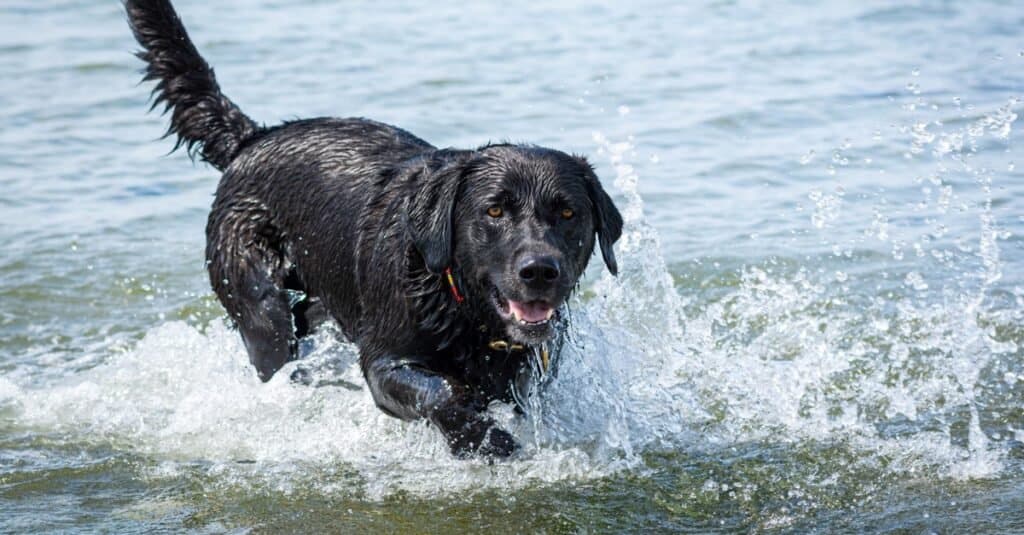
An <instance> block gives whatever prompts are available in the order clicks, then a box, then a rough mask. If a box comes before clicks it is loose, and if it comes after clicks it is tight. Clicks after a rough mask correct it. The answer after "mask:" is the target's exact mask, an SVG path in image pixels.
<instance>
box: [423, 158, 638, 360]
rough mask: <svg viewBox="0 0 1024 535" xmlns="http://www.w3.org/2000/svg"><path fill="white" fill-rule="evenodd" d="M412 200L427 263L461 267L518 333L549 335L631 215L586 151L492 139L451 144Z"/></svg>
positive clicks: (501, 323)
mask: <svg viewBox="0 0 1024 535" xmlns="http://www.w3.org/2000/svg"><path fill="white" fill-rule="evenodd" d="M419 182H420V184H419V187H418V188H417V190H418V194H417V195H416V196H414V197H412V198H411V199H410V201H409V205H408V222H409V230H410V233H411V235H412V238H413V243H414V244H415V246H416V248H417V250H418V251H419V252H420V254H421V255H422V257H423V260H424V263H425V264H426V267H427V269H428V270H429V271H430V272H432V273H435V274H440V273H443V272H444V271H445V270H446V269H447V268H452V269H453V271H455V272H456V273H457V276H458V279H459V280H460V281H461V283H462V285H463V286H464V287H463V288H460V289H461V290H462V291H463V292H464V293H465V294H466V298H467V300H468V301H469V303H467V305H468V306H471V307H473V308H474V309H475V310H476V311H478V313H479V314H481V315H483V316H484V318H485V321H487V322H488V323H490V324H491V325H492V327H494V328H495V329H498V328H503V329H504V331H505V332H506V333H507V334H508V336H509V338H510V339H512V340H515V341H519V342H523V343H527V344H536V343H539V342H542V341H545V340H548V339H550V338H551V337H552V336H553V335H554V331H553V329H552V326H551V324H550V320H551V319H552V317H553V315H554V314H555V313H556V310H557V309H558V308H559V307H560V306H561V305H562V304H563V303H564V302H565V300H566V298H567V297H568V296H569V294H570V293H571V292H572V290H573V289H574V288H575V287H576V284H577V282H578V280H579V278H580V276H581V275H582V274H583V271H584V270H585V269H586V267H587V263H588V261H589V260H590V257H591V255H592V254H593V251H594V242H595V238H596V241H597V242H598V243H599V244H600V247H601V254H602V256H603V258H604V262H605V264H606V265H607V266H608V270H609V271H611V272H612V274H615V273H616V272H617V271H618V266H617V265H616V263H615V252H614V251H613V249H612V244H613V243H615V241H616V240H618V239H619V236H620V235H621V233H622V216H621V215H620V214H619V211H618V209H616V208H615V205H614V204H613V203H612V200H611V198H610V197H609V196H608V194H607V193H606V192H605V191H604V189H603V188H602V187H601V183H600V182H599V181H598V179H597V176H596V175H595V174H594V171H593V169H592V168H591V166H590V164H589V163H587V161H586V160H585V159H583V158H582V157H577V156H570V155H568V154H565V153H562V152H559V151H555V150H551V149H544V148H538V147H523V146H515V145H492V146H487V147H484V148H482V149H480V150H478V151H466V152H459V153H454V152H453V153H444V157H443V158H441V159H435V161H434V162H433V163H432V164H431V165H430V166H428V168H427V170H426V171H425V173H424V176H422V177H421V180H420V181H419Z"/></svg>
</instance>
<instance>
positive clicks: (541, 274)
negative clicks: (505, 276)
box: [519, 255, 561, 286]
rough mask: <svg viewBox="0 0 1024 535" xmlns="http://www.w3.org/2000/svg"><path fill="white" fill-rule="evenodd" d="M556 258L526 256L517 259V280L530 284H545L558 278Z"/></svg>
mask: <svg viewBox="0 0 1024 535" xmlns="http://www.w3.org/2000/svg"><path fill="white" fill-rule="evenodd" d="M560 274H561V271H560V270H559V269H558V260H555V259H554V258H553V257H550V256H533V255H530V256H526V257H524V258H523V259H522V260H520V261H519V280H521V281H523V282H525V283H526V284H528V285H530V286H547V285H549V284H551V283H552V282H555V281H556V280H558V275H560Z"/></svg>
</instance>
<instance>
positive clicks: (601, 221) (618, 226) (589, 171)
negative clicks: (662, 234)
mask: <svg viewBox="0 0 1024 535" xmlns="http://www.w3.org/2000/svg"><path fill="white" fill-rule="evenodd" d="M576 160H577V161H579V163H580V164H581V165H582V166H583V168H584V172H585V173H586V176H585V179H586V185H587V195H588V196H589V197H590V204H592V205H593V207H594V227H595V228H594V231H595V232H597V242H598V244H600V245H601V256H602V257H603V258H604V264H605V265H606V266H608V271H610V272H611V274H612V275H618V274H619V265H618V264H617V263H616V262H615V250H614V249H613V248H612V244H613V243H615V242H616V241H618V240H619V237H620V236H622V214H620V213H619V209H618V208H616V207H615V203H613V202H612V198H611V197H609V196H608V193H606V192H605V191H604V188H602V187H601V181H599V180H598V179H597V175H596V174H595V173H594V168H593V167H592V166H591V165H590V162H588V161H587V159H586V158H584V157H582V156H577V157H576Z"/></svg>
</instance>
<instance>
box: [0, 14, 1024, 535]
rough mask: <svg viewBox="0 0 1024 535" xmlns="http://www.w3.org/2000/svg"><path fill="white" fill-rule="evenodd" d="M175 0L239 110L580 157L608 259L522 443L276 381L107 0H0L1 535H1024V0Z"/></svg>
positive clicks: (347, 363)
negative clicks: (598, 201)
mask: <svg viewBox="0 0 1024 535" xmlns="http://www.w3.org/2000/svg"><path fill="white" fill-rule="evenodd" d="M176 4H177V7H178V9H179V12H180V13H181V14H182V17H183V19H184V21H185V23H186V25H187V26H188V29H189V30H190V33H191V34H192V37H193V39H194V40H195V42H196V44H197V45H198V47H199V48H200V50H201V51H202V53H203V54H204V56H205V57H206V58H207V59H208V60H209V61H210V63H211V64H212V65H213V66H214V67H215V68H216V71H217V75H218V78H219V80H220V82H221V86H222V88H223V89H224V91H225V93H226V94H228V95H229V96H230V97H231V98H232V99H234V100H235V101H236V102H237V103H238V104H239V105H240V106H241V107H242V109H243V110H245V111H246V112H247V113H248V114H249V115H250V116H251V117H254V118H256V119H257V120H260V121H264V122H267V123H274V122H277V121H279V120H283V119H291V118H295V117H310V116H322V115H335V116H365V117H371V118H374V119H377V120H381V121H385V122H389V123H392V124H397V125H399V126H401V127H403V128H406V129H408V130H410V131H412V132H414V133H415V134H417V135H419V136H421V137H423V138H424V139H427V140H429V141H431V142H432V143H434V144H435V145H438V146H458V147H470V146H475V145H478V144H481V143H483V142H486V141H488V140H492V141H497V140H506V139H507V140H512V141H526V142H532V143H537V144H542V145H548V146H552V147H556V148H560V149H563V150H567V151H575V152H579V153H582V154H586V155H588V156H589V157H590V159H591V160H592V161H593V162H594V163H595V164H596V165H597V168H598V172H599V175H600V176H601V177H602V179H603V181H604V182H605V184H606V185H607V187H608V188H609V190H610V191H612V192H613V193H614V196H615V198H616V200H617V202H618V203H619V206H620V207H621V209H622V211H623V214H624V216H625V219H626V221H627V225H626V232H625V234H624V236H623V239H622V240H621V241H620V242H619V244H618V245H617V251H618V255H619V266H620V268H621V271H622V273H621V275H620V277H618V278H612V277H611V276H609V275H608V274H607V273H606V272H604V270H603V269H600V262H599V261H594V262H592V269H591V271H590V273H589V274H588V276H587V279H586V281H585V283H584V285H583V291H582V292H581V293H580V296H579V297H578V298H577V299H576V300H575V301H574V303H573V307H572V308H573V321H574V326H573V336H574V342H573V344H572V346H571V347H569V348H568V350H567V352H566V354H565V355H564V361H563V365H562V372H561V374H560V375H559V377H558V378H557V379H556V380H555V381H554V382H553V383H552V384H551V385H550V387H549V390H548V392H547V394H546V395H545V397H544V398H543V399H542V400H541V401H540V402H539V405H538V406H537V407H536V409H537V410H536V411H534V412H533V413H532V414H533V415H532V416H531V417H530V418H527V419H519V418H516V417H514V416H513V415H512V413H511V410H509V408H508V407H500V406H495V407H493V410H494V411H495V413H496V414H497V417H498V418H499V419H502V420H505V421H507V425H508V426H509V427H510V428H511V429H513V430H514V432H515V434H516V436H517V437H518V438H519V439H520V440H521V441H522V442H523V443H524V444H525V451H524V452H523V454H522V455H521V456H520V457H518V458H516V459H514V460H511V461H509V462H499V463H495V464H493V465H489V464H487V463H485V462H481V461H457V460H454V459H453V458H452V457H451V456H450V455H449V454H448V453H447V451H446V448H445V446H444V444H443V443H442V440H441V438H440V435H439V434H437V433H436V432H435V431H433V430H432V429H430V428H428V427H427V426H426V425H424V424H409V423H403V422H399V421H398V420H395V419H392V418H389V417H387V416H385V415H383V414H382V413H381V412H380V411H378V410H377V409H376V408H375V407H374V405H373V403H372V400H371V398H370V395H369V393H368V391H367V390H366V389H365V387H364V386H363V384H362V382H361V379H360V377H359V373H358V370H357V368H356V366H355V352H354V350H353V348H352V347H351V346H350V345H347V344H345V343H344V342H342V341H339V340H337V339H335V338H333V337H332V336H331V335H330V333H326V334H323V335H321V336H319V337H318V338H317V339H316V340H313V341H311V342H310V343H308V344H307V350H308V351H307V352H308V356H307V357H306V358H305V360H306V361H307V362H308V363H310V365H313V366H314V367H316V369H318V370H320V371H319V372H318V373H321V374H322V375H323V376H324V377H326V378H328V379H330V381H327V382H328V383H329V384H328V385H326V386H321V387H319V388H310V387H304V386H300V385H295V384H291V383H289V382H288V381H287V375H288V374H287V373H281V374H278V375H277V376H276V377H275V379H274V380H273V381H271V382H270V383H268V384H260V383H259V382H258V380H257V379H256V377H255V374H254V373H253V372H252V370H251V369H250V367H249V365H248V363H247V357H246V355H245V352H244V350H243V348H242V344H241V343H240V340H239V338H238V336H237V334H236V333H235V332H233V331H231V330H230V329H228V328H227V327H226V326H225V324H224V321H223V318H224V313H223V310H222V309H221V307H220V305H219V304H218V303H217V302H216V300H215V299H214V298H213V296H212V293H211V292H210V289H209V286H208V282H207V278H206V273H205V270H204V267H203V247H204V232H203V228H204V225H205V220H206V214H207V211H208V209H209V205H210V202H211V195H212V193H213V191H214V189H215V187H216V183H217V179H218V174H217V173H216V172H215V171H214V170H212V169H211V168H209V167H206V166H204V165H202V164H196V165H193V164H191V163H190V162H189V160H188V158H187V157H186V156H185V155H184V154H182V153H180V152H179V153H174V154H171V155H167V152H168V151H169V150H170V149H171V147H172V142H171V141H170V140H160V139H159V137H160V135H161V134H162V132H163V130H164V128H165V127H166V120H165V119H164V118H161V117H160V116H159V115H158V114H157V113H149V114H147V113H146V109H147V95H148V92H149V90H150V88H151V86H150V85H142V86H140V85H138V81H139V78H140V76H139V69H140V68H141V63H140V62H139V61H138V60H136V59H135V58H134V57H133V56H132V55H131V54H130V52H132V51H134V50H136V48H137V46H136V45H135V44H134V42H133V41H132V39H131V36H130V34H129V31H128V29H127V26H126V24H125V21H124V16H123V13H122V9H121V6H120V4H119V3H118V2H114V1H112V0H102V1H101V0H55V1H51V2H30V1H27V0H13V1H11V0H8V1H7V2H5V4H4V8H3V11H2V14H0V29H2V31H0V125H2V126H0V212H2V217H0V531H3V532H26V531H36V530H40V531H42V530H45V531H58V530H60V531H64V530H68V531H71V530H78V529H80V530H85V531H105V532H149V531H152V530H172V531H178V530H195V531H200V532H223V531H231V532H247V531H256V532H264V531H266V532H276V531H290V532H315V531H337V532H354V531H371V530H372V531H392V532H437V531H455V530H458V531H478V530H479V531H488V532H496V533H502V532H556V533H573V532H622V531H634V530H635V531H644V532H649V531H666V532H687V531H689V532H715V531H721V532H736V531H740V532H746V531H755V532H790V531H794V532H864V531H872V532H874V531H906V532H909V533H926V532H965V531H971V532H978V533H982V532H989V533H1006V532H1010V531H1020V530H1024V444H1022V442H1024V269H1022V267H1024V239H1022V236H1024V175H1022V172H1021V169H1022V168H1024V157H1022V155H1021V142H1022V140H1021V139H1020V138H1021V134H1020V131H1021V129H1020V123H1019V120H1018V114H1019V113H1021V110H1022V108H1024V103H1022V102H1021V100H1020V99H1021V98H1022V97H1024V31H1022V30H1021V28H1024V10H1022V9H1021V6H1020V4H1019V3H1016V2H961V3H955V2H908V3H907V4H908V5H907V6H906V7H891V4H892V3H891V2H881V1H878V2H875V1H864V2H841V1H828V2H804V3H799V4H790V5H786V6H783V5H782V4H780V3H776V2H727V1H718V2H698V3H690V5H685V6H684V5H679V4H682V3H677V2H659V1H655V0H651V1H642V2H631V3H628V5H627V3H624V2H614V3H613V2H606V3H602V4H600V5H594V4H593V3H584V2H569V1H567V2H560V3H558V4H557V5H554V6H552V5H548V3H538V4H536V5H525V6H518V5H514V4H511V3H508V2H500V3H497V2H496V3H473V5H472V6H468V7H455V6H454V5H439V6H428V5H426V4H425V3H420V2H395V1H391V0H383V1H379V2H373V3H354V5H349V6H346V5H342V4H345V3H338V2H330V1H325V0H321V1H299V0H263V1H260V2H250V1H243V0H225V1H218V2H199V1H195V0H180V1H178V2H176ZM1015 162H1016V163H1015Z"/></svg>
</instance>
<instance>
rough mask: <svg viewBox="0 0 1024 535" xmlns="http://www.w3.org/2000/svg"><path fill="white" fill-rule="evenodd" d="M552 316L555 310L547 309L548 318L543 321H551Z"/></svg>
mask: <svg viewBox="0 0 1024 535" xmlns="http://www.w3.org/2000/svg"><path fill="white" fill-rule="evenodd" d="M554 315H555V309H553V308H549V309H548V317H546V318H544V321H545V322H547V321H548V320H549V319H551V316H554Z"/></svg>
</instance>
